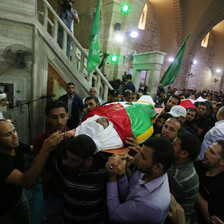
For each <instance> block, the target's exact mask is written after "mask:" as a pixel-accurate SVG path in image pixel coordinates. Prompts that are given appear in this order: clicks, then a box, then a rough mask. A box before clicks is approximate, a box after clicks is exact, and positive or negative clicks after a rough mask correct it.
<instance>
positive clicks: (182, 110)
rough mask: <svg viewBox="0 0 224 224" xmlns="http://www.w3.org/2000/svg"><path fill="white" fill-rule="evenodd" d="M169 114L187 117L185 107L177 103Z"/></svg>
mask: <svg viewBox="0 0 224 224" xmlns="http://www.w3.org/2000/svg"><path fill="white" fill-rule="evenodd" d="M168 114H170V115H172V116H173V117H186V115H187V111H186V109H185V108H184V107H182V106H180V105H177V106H173V107H172V108H171V110H170V112H168Z"/></svg>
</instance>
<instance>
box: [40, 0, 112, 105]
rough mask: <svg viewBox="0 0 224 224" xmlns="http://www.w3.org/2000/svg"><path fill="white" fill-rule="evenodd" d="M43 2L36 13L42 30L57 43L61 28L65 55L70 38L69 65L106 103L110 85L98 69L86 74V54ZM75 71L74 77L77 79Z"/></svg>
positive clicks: (45, 0) (53, 11)
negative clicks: (60, 27) (73, 66)
mask: <svg viewBox="0 0 224 224" xmlns="http://www.w3.org/2000/svg"><path fill="white" fill-rule="evenodd" d="M42 2H43V7H44V8H43V11H38V13H37V14H38V20H39V22H40V23H41V24H42V25H43V27H44V29H45V30H46V31H47V32H48V33H49V34H50V36H51V37H52V38H53V41H55V42H56V43H57V37H58V24H60V25H61V26H62V27H63V43H62V48H61V49H60V47H59V45H58V48H59V49H60V50H62V51H63V53H64V54H65V55H66V51H67V36H69V37H71V38H72V41H73V43H72V52H71V63H73V64H74V65H75V67H76V68H77V71H78V72H79V75H82V76H84V77H85V78H86V80H87V81H88V83H89V85H90V86H92V87H96V88H97V90H98V94H99V96H100V97H101V98H102V99H103V100H104V101H106V100H107V95H108V90H109V89H113V88H112V86H111V85H110V83H109V82H108V81H107V79H106V78H105V76H104V75H103V74H102V72H101V71H100V70H99V68H98V67H96V68H95V71H93V72H92V73H90V74H89V73H88V72H87V58H88V54H87V53H86V51H85V50H84V49H83V48H82V46H81V45H80V43H79V42H78V41H77V40H76V38H75V37H74V36H73V34H72V33H71V32H70V30H69V29H68V28H67V27H66V26H65V25H64V23H63V22H62V20H61V19H60V17H59V16H58V15H57V13H56V12H55V10H54V9H53V8H52V7H51V5H50V4H49V3H48V1H47V0H42ZM77 71H75V72H76V74H75V76H76V77H77V75H78V74H77Z"/></svg>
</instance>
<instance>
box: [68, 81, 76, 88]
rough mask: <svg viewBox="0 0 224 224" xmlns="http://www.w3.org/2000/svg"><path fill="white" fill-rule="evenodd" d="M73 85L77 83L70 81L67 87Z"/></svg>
mask: <svg viewBox="0 0 224 224" xmlns="http://www.w3.org/2000/svg"><path fill="white" fill-rule="evenodd" d="M71 85H73V86H75V84H74V83H73V82H69V83H67V87H68V86H71Z"/></svg>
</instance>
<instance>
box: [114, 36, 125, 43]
mask: <svg viewBox="0 0 224 224" xmlns="http://www.w3.org/2000/svg"><path fill="white" fill-rule="evenodd" d="M123 39H124V36H123V35H122V34H116V35H115V40H116V41H117V42H118V43H121V42H122V41H123Z"/></svg>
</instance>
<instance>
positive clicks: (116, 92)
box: [108, 89, 119, 97]
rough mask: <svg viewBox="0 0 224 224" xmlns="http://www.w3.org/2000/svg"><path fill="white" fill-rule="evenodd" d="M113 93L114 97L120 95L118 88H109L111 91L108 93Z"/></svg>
mask: <svg viewBox="0 0 224 224" xmlns="http://www.w3.org/2000/svg"><path fill="white" fill-rule="evenodd" d="M109 95H111V96H113V97H118V96H119V92H118V90H117V89H112V90H109V93H108V96H109Z"/></svg>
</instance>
